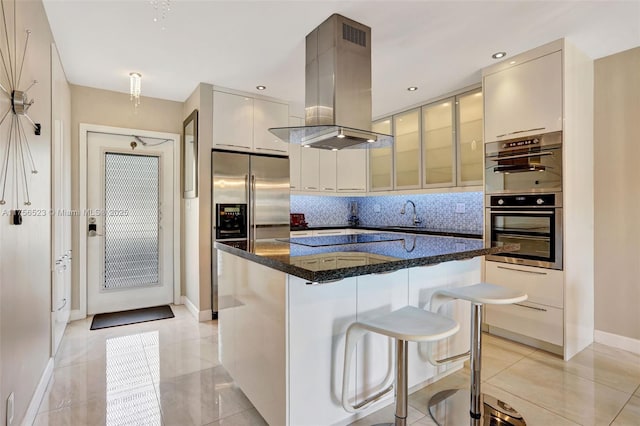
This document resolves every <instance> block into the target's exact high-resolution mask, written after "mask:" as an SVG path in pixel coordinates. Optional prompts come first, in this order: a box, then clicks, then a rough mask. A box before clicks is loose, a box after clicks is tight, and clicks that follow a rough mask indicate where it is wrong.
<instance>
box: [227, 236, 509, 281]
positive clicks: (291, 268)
mask: <svg viewBox="0 0 640 426" xmlns="http://www.w3.org/2000/svg"><path fill="white" fill-rule="evenodd" d="M366 235H368V236H369V238H368V240H370V242H362V243H358V242H357V241H358V239H357V237H358V235H345V236H341V237H343V238H342V239H341V240H340V241H337V240H335V238H336V236H327V237H301V238H291V239H286V238H285V239H268V240H267V239H265V240H258V241H256V242H255V245H254V247H253V248H252V249H251V250H247V248H246V245H245V246H242V245H241V244H238V243H237V242H235V243H234V242H230V243H225V242H224V241H217V242H216V243H215V248H217V249H218V250H222V251H224V252H227V253H231V254H234V255H236V256H240V257H242V258H245V259H248V260H251V261H253V262H256V263H259V264H262V265H265V266H268V267H270V268H273V269H276V270H278V271H282V272H285V273H287V274H291V275H295V276H297V277H300V278H303V279H305V280H307V281H309V282H327V281H334V280H339V279H342V278H347V277H355V276H359V275H368V274H375V273H382V272H392V271H396V270H399V269H404V268H412V267H414V266H426V265H435V264H437V263H441V262H448V261H451V260H462V259H469V258H472V257H476V256H484V255H488V254H496V253H503V252H509V251H515V250H518V249H519V248H520V246H519V245H518V244H505V245H502V246H499V247H485V245H484V242H483V241H482V240H478V239H472V238H457V237H442V236H434V235H406V236H402V235H398V234H390V233H379V234H366ZM327 244H329V245H327Z"/></svg>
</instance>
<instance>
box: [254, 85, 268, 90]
mask: <svg viewBox="0 0 640 426" xmlns="http://www.w3.org/2000/svg"><path fill="white" fill-rule="evenodd" d="M266 88H267V86H256V89H258V90H264V89H266Z"/></svg>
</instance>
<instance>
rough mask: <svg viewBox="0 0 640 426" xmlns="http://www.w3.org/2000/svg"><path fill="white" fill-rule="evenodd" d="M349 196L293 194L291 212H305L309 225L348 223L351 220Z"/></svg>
mask: <svg viewBox="0 0 640 426" xmlns="http://www.w3.org/2000/svg"><path fill="white" fill-rule="evenodd" d="M352 199H354V198H349V197H322V196H311V195H292V196H291V213H304V217H305V220H306V221H307V223H308V224H309V226H324V225H346V224H347V221H348V220H349V202H350V201H351V200H352Z"/></svg>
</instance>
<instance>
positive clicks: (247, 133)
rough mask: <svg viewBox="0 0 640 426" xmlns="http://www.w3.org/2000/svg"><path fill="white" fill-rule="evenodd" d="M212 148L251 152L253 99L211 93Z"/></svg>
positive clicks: (216, 92)
mask: <svg viewBox="0 0 640 426" xmlns="http://www.w3.org/2000/svg"><path fill="white" fill-rule="evenodd" d="M213 147H214V148H222V149H230V150H234V151H251V149H252V147H253V99H252V98H250V97H247V96H240V95H235V94H232V93H226V92H219V91H214V92H213Z"/></svg>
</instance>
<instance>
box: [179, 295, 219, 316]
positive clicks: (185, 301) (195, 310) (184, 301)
mask: <svg viewBox="0 0 640 426" xmlns="http://www.w3.org/2000/svg"><path fill="white" fill-rule="evenodd" d="M182 304H183V305H185V306H186V307H187V310H188V311H189V312H191V315H193V317H194V318H195V319H197V320H198V321H200V322H202V321H211V318H212V317H213V313H212V312H211V309H205V310H204V311H199V310H198V308H196V305H194V304H193V302H192V301H191V300H189V298H188V297H187V296H182Z"/></svg>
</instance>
